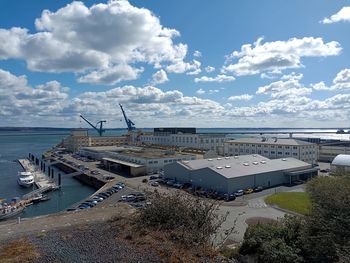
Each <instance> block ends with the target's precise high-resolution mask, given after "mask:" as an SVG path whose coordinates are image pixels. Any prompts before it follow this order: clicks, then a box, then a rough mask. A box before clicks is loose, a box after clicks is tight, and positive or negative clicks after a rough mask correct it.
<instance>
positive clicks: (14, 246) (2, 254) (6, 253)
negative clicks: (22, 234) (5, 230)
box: [0, 239, 40, 263]
mask: <svg viewBox="0 0 350 263" xmlns="http://www.w3.org/2000/svg"><path fill="white" fill-rule="evenodd" d="M39 256H40V255H39V253H38V252H37V249H36V248H35V247H34V245H33V244H32V243H30V242H29V241H28V240H26V239H20V240H15V241H12V242H10V243H8V244H7V245H5V246H2V247H1V248H0V262H1V263H25V262H32V261H33V260H34V259H37V258H38V257H39Z"/></svg>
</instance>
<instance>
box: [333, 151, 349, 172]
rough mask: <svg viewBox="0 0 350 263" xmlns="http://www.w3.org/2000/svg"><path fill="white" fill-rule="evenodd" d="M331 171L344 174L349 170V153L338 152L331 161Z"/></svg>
mask: <svg viewBox="0 0 350 263" xmlns="http://www.w3.org/2000/svg"><path fill="white" fill-rule="evenodd" d="M331 172H332V173H338V174H344V173H349V172H350V155H349V154H339V155H337V156H336V157H335V158H334V160H333V161H332V163H331Z"/></svg>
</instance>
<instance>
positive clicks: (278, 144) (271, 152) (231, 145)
mask: <svg viewBox="0 0 350 263" xmlns="http://www.w3.org/2000/svg"><path fill="white" fill-rule="evenodd" d="M224 153H225V156H234V155H247V154H260V155H262V156H265V157H267V158H269V159H277V158H288V157H293V158H296V159H299V160H301V161H304V162H307V163H310V164H316V161H317V157H318V148H317V145H316V144H314V143H309V142H305V141H300V140H295V139H282V138H269V139H267V138H242V139H237V140H229V141H226V142H225V146H224Z"/></svg>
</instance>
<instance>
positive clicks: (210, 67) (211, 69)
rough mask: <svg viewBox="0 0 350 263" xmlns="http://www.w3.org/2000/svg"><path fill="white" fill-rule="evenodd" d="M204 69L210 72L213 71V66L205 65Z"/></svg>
mask: <svg viewBox="0 0 350 263" xmlns="http://www.w3.org/2000/svg"><path fill="white" fill-rule="evenodd" d="M205 71H206V72H208V73H210V72H213V71H215V68H214V67H212V66H207V67H205Z"/></svg>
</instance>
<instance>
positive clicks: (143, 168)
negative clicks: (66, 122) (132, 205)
mask: <svg viewBox="0 0 350 263" xmlns="http://www.w3.org/2000/svg"><path fill="white" fill-rule="evenodd" d="M79 154H80V155H83V156H86V157H91V158H94V159H97V160H101V161H102V163H103V165H104V166H105V167H106V168H107V169H108V170H110V171H115V172H118V173H124V174H125V175H126V176H139V175H145V174H152V173H157V172H160V171H162V170H163V169H164V166H165V165H167V164H169V163H173V162H177V161H182V160H194V159H196V156H195V155H193V154H185V153H177V152H175V151H170V150H160V149H150V148H144V147H136V146H103V147H83V148H81V149H80V151H79Z"/></svg>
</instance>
